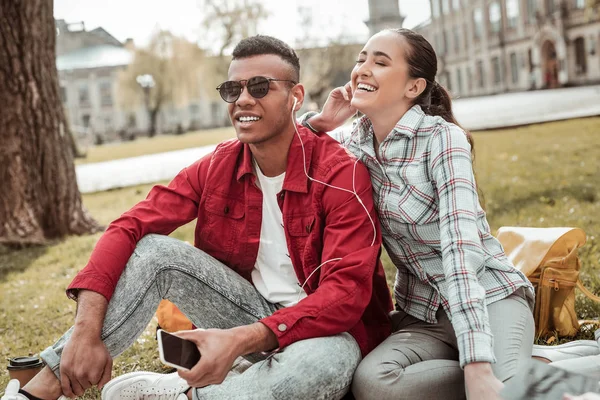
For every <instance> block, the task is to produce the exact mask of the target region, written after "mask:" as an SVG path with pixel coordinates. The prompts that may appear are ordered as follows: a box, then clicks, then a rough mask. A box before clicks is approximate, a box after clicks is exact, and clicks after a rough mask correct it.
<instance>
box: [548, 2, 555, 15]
mask: <svg viewBox="0 0 600 400" xmlns="http://www.w3.org/2000/svg"><path fill="white" fill-rule="evenodd" d="M554 11H556V4H555V3H554V0H546V14H553V13H554Z"/></svg>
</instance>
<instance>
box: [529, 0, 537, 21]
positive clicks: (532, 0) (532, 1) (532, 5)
mask: <svg viewBox="0 0 600 400" xmlns="http://www.w3.org/2000/svg"><path fill="white" fill-rule="evenodd" d="M536 13H537V4H536V0H527V20H528V21H529V23H530V24H533V23H535V21H536Z"/></svg>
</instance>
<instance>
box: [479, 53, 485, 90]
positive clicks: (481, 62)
mask: <svg viewBox="0 0 600 400" xmlns="http://www.w3.org/2000/svg"><path fill="white" fill-rule="evenodd" d="M484 78H485V76H484V73H483V61H481V60H479V61H477V84H478V86H479V87H480V88H483V87H485V79H484Z"/></svg>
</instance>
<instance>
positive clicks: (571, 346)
mask: <svg viewBox="0 0 600 400" xmlns="http://www.w3.org/2000/svg"><path fill="white" fill-rule="evenodd" d="M598 354H600V346H598V342H596V341H595V340H574V341H572V342H567V343H563V344H559V345H558V346H541V345H537V344H534V345H533V351H532V354H531V355H532V356H534V357H539V358H544V359H546V360H549V361H551V362H555V361H563V360H569V359H571V358H578V357H587V356H595V355H598Z"/></svg>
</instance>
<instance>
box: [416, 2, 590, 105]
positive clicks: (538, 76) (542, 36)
mask: <svg viewBox="0 0 600 400" xmlns="http://www.w3.org/2000/svg"><path fill="white" fill-rule="evenodd" d="M598 3H600V2H599V1H598V0H430V4H431V20H430V21H429V22H427V23H425V24H423V25H421V26H419V27H417V28H415V29H416V30H417V31H419V32H420V33H421V34H423V35H424V36H425V37H426V38H427V39H428V40H429V41H430V42H431V44H432V45H433V47H434V48H435V50H436V52H437V54H438V80H439V81H440V83H442V84H443V85H444V86H446V87H447V88H448V89H449V90H450V91H451V92H452V93H453V94H454V95H460V96H463V97H466V96H476V95H488V94H494V93H502V92H508V91H523V90H530V89H544V88H556V87H562V86H572V85H585V84H592V83H598V82H600V56H599V52H600V48H599V43H600V11H599V8H600V7H599V4H598Z"/></svg>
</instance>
